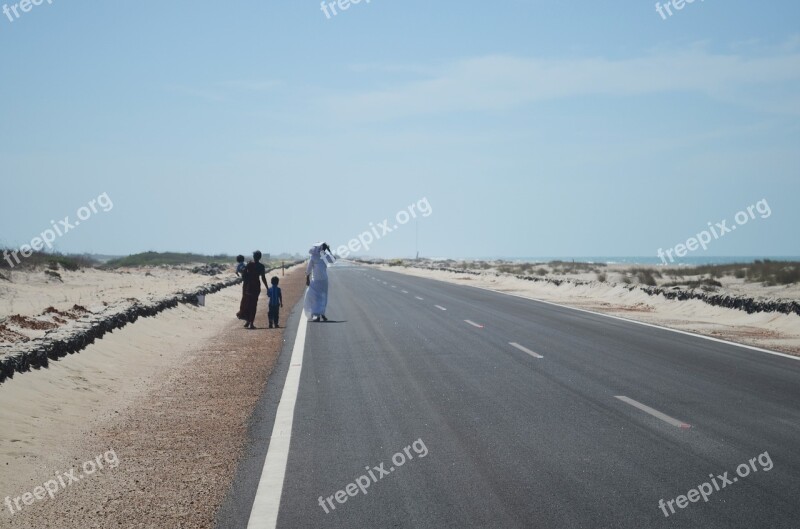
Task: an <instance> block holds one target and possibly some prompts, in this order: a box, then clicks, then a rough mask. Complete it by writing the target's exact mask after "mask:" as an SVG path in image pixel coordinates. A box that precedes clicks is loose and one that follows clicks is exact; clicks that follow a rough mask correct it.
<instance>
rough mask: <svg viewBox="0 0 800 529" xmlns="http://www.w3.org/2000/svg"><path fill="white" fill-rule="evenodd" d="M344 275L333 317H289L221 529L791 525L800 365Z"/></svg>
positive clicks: (448, 290)
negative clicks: (307, 319)
mask: <svg viewBox="0 0 800 529" xmlns="http://www.w3.org/2000/svg"><path fill="white" fill-rule="evenodd" d="M330 278H331V279H330V285H331V286H330V303H329V307H328V317H329V318H330V320H331V321H330V322H328V323H306V322H301V321H300V320H299V318H300V317H301V313H300V311H298V310H295V311H294V314H293V317H292V319H291V320H290V321H289V322H288V325H289V326H290V329H287V334H286V344H285V346H284V350H283V352H282V354H281V358H280V359H279V362H278V365H277V367H276V370H275V371H274V372H273V374H272V378H271V379H270V384H268V385H267V391H266V392H265V394H264V395H262V398H261V400H260V402H259V404H258V406H257V408H256V412H255V415H254V417H253V421H252V426H251V444H250V447H249V450H248V455H247V456H246V457H245V458H244V459H243V460H242V462H241V464H240V467H239V470H238V472H237V476H236V479H235V482H234V485H233V488H232V490H231V493H230V494H229V497H228V499H227V500H226V503H225V505H224V506H223V509H222V510H221V512H220V513H219V514H218V517H217V519H218V527H220V528H245V527H248V526H249V527H251V528H255V527H259V528H269V527H281V528H284V527H286V528H288V527H342V528H345V527H347V528H349V527H422V528H442V527H453V528H456V527H459V528H461V527H504V528H505V527H547V528H550V527H570V528H572V527H587V528H590V527H591V528H594V527H615V528H645V527H710V528H716V527H719V528H723V527H724V528H731V527H786V528H789V527H796V523H797V520H798V519H800V503H798V502H797V501H796V498H797V497H798V493H800V481H798V480H797V476H798V475H800V456H799V455H798V451H797V449H796V442H797V439H798V438H800V409H799V408H798V406H797V403H798V402H800V361H798V360H796V359H794V358H790V357H786V356H781V355H773V354H768V353H765V352H761V351H758V350H754V349H751V348H746V347H741V346H738V345H736V344H730V343H725V342H721V341H713V340H708V339H704V338H701V337H697V336H692V335H689V334H685V333H679V332H673V331H670V330H668V329H663V328H658V327H653V326H645V325H639V324H635V323H632V322H628V321H624V320H621V319H615V318H609V317H606V316H603V315H599V314H593V313H590V312H585V311H578V310H574V309H570V308H566V307H560V306H557V305H553V304H545V303H540V302H536V301H533V300H527V299H521V298H518V297H513V296H507V295H503V294H500V293H496V292H491V291H486V290H480V289H474V288H464V287H461V286H457V285H451V284H447V283H443V282H438V281H433V280H430V279H424V278H418V277H410V276H406V275H402V274H397V273H393V272H387V271H382V270H375V269H372V268H366V267H359V266H352V265H350V264H349V263H340V264H339V265H337V266H335V267H333V268H332V269H331V270H330ZM287 418H288V419H287ZM271 438H272V440H271ZM265 460H266V461H267V465H266V466H265V465H264V462H265Z"/></svg>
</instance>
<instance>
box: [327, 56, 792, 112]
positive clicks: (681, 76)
mask: <svg viewBox="0 0 800 529" xmlns="http://www.w3.org/2000/svg"><path fill="white" fill-rule="evenodd" d="M798 79H800V53H797V52H794V53H784V54H781V55H773V56H767V57H764V56H759V57H752V58H750V57H745V56H743V55H723V54H711V53H708V52H705V51H702V50H696V49H690V50H687V51H681V52H675V53H671V54H660V55H654V56H649V57H642V58H634V59H623V60H610V59H605V58H586V59H570V60H546V59H536V58H521V57H514V56H503V55H494V56H486V57H476V58H470V59H466V60H461V61H457V62H454V63H451V64H449V65H446V66H444V67H442V68H440V70H439V71H438V73H437V74H435V75H431V76H429V78H427V79H425V80H418V81H411V82H405V83H404V84H402V85H399V86H396V87H393V88H389V89H383V90H373V91H364V92H361V93H356V94H340V95H337V96H333V97H332V98H331V100H329V101H327V102H326V106H328V108H332V109H334V112H335V113H337V114H338V115H341V116H342V117H349V118H350V119H356V120H365V121H372V120H384V119H395V118H406V117H413V116H420V115H433V114H444V113H453V112H479V111H492V110H504V109H510V108H514V107H518V106H520V105H526V104H531V103H536V102H541V101H547V100H556V99H565V98H571V97H584V96H589V95H604V96H619V97H625V96H634V95H642V94H657V93H668V92H675V93H678V92H696V93H703V94H705V95H707V96H708V97H710V98H714V99H718V100H724V101H727V102H729V103H730V102H733V103H734V104H740V105H743V106H749V107H756V108H760V109H761V110H763V111H767V112H782V113H789V114H800V106H798V100H797V98H796V97H795V96H794V95H793V94H794V92H795V90H794V88H795V87H794V86H787V87H786V89H785V90H780V91H778V92H777V93H776V91H775V86H776V85H778V84H779V83H791V82H797V81H798ZM759 86H769V87H771V94H770V96H771V97H770V101H761V100H759V99H758V96H757V95H754V93H755V94H757V93H758V91H757V90H755V91H754V90H753V89H754V88H758V87H759Z"/></svg>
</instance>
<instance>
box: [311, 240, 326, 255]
mask: <svg viewBox="0 0 800 529" xmlns="http://www.w3.org/2000/svg"><path fill="white" fill-rule="evenodd" d="M323 244H325V243H324V242H315V243H314V245H313V246H312V247H311V249H310V250H309V251H308V254H309V255H310V256H311V257H319V256H320V253H321V252H322V245H323Z"/></svg>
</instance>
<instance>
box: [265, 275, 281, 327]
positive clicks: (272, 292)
mask: <svg viewBox="0 0 800 529" xmlns="http://www.w3.org/2000/svg"><path fill="white" fill-rule="evenodd" d="M278 281H280V279H278V276H274V277H273V278H272V279H271V280H270V283H272V286H271V287H269V288H268V289H267V297H269V312H268V313H267V317H268V318H269V328H270V329H272V324H273V323H274V324H275V328H276V329H277V328H279V326H278V318H279V317H280V310H281V307H283V294H282V293H281V289H280V287H278Z"/></svg>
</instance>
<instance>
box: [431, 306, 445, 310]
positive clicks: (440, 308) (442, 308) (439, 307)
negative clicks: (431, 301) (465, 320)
mask: <svg viewBox="0 0 800 529" xmlns="http://www.w3.org/2000/svg"><path fill="white" fill-rule="evenodd" d="M434 307H436V308H437V309H439V310H447V309H446V308H444V307H442V306H441V305H434Z"/></svg>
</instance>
